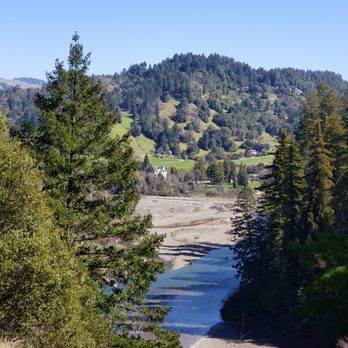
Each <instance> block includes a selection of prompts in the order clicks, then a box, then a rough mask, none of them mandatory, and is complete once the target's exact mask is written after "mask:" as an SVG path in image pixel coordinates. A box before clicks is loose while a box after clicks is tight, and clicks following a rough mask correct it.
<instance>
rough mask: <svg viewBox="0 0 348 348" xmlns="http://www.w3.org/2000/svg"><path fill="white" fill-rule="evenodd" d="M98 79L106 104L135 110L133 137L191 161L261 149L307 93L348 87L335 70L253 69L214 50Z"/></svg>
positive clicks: (291, 119)
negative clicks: (326, 87)
mask: <svg viewBox="0 0 348 348" xmlns="http://www.w3.org/2000/svg"><path fill="white" fill-rule="evenodd" d="M96 78H98V79H101V81H102V83H103V84H104V86H105V90H106V91H107V101H108V105H109V106H110V108H116V107H117V106H119V107H120V108H121V110H122V111H124V112H128V114H129V115H132V125H131V131H132V134H133V135H134V136H135V137H136V136H139V135H140V134H142V135H144V136H145V137H147V138H148V139H151V140H153V141H154V143H155V148H154V150H155V151H156V152H157V153H159V154H173V155H175V156H177V157H188V158H194V157H196V156H197V155H198V156H203V155H206V154H207V153H208V152H211V153H213V155H214V156H215V157H217V158H221V157H224V156H226V155H229V156H231V157H232V158H233V157H234V158H237V157H238V154H239V155H240V154H241V153H244V151H245V150H248V149H250V150H251V149H254V150H256V151H257V152H258V153H259V154H266V153H267V152H268V151H269V150H270V149H271V148H272V145H274V136H277V135H279V133H280V130H281V128H287V129H288V130H289V131H292V130H293V129H294V128H295V127H296V125H297V123H298V119H299V109H300V107H301V105H302V102H303V101H304V99H305V97H306V95H307V94H308V93H309V91H311V90H312V89H313V88H315V87H316V86H317V85H318V84H319V83H321V82H322V81H326V82H327V83H328V85H329V87H330V88H331V89H334V90H335V91H336V92H337V93H338V94H342V93H343V91H344V90H345V88H346V87H347V82H346V81H344V80H343V79H342V77H341V76H340V75H338V74H335V73H333V72H328V71H325V72H322V71H304V70H298V69H292V68H287V69H272V70H268V71H267V70H265V69H261V68H259V69H253V68H251V67H250V66H249V65H247V64H244V63H239V62H236V61H234V60H233V59H232V58H228V57H223V56H219V55H216V54H215V55H210V56H208V57H205V56H203V55H194V54H182V55H175V56H174V57H173V58H171V59H166V60H164V61H163V62H162V63H160V64H157V65H154V66H147V65H146V63H142V64H137V65H133V66H131V67H130V68H129V69H128V70H124V71H123V72H122V73H120V74H115V75H112V76H111V75H109V76H100V77H96Z"/></svg>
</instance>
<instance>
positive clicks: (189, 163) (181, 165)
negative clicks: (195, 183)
mask: <svg viewBox="0 0 348 348" xmlns="http://www.w3.org/2000/svg"><path fill="white" fill-rule="evenodd" d="M149 159H150V163H151V165H152V166H157V167H167V168H170V167H174V168H176V169H183V170H191V169H192V168H193V166H194V164H195V161H193V160H190V159H186V160H183V159H180V158H175V157H163V158H162V157H154V156H149Z"/></svg>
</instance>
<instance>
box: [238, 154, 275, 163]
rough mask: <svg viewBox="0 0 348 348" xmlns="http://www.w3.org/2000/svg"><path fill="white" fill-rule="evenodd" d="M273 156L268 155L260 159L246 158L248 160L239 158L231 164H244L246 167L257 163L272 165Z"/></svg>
mask: <svg viewBox="0 0 348 348" xmlns="http://www.w3.org/2000/svg"><path fill="white" fill-rule="evenodd" d="M273 158H274V156H273V155H268V156H260V157H248V158H241V159H238V160H234V161H233V162H234V163H236V164H241V163H243V164H246V165H257V164H259V163H265V164H267V163H272V161H273Z"/></svg>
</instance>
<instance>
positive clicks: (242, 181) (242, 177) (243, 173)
mask: <svg viewBox="0 0 348 348" xmlns="http://www.w3.org/2000/svg"><path fill="white" fill-rule="evenodd" d="M237 183H238V186H248V185H249V175H248V171H247V166H246V165H245V164H243V163H242V164H241V165H240V166H239V170H238V175H237Z"/></svg>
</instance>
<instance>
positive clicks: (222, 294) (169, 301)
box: [147, 247, 239, 348]
mask: <svg viewBox="0 0 348 348" xmlns="http://www.w3.org/2000/svg"><path fill="white" fill-rule="evenodd" d="M232 264H233V252H232V250H231V249H230V248H229V247H223V248H219V249H215V250H212V251H210V252H209V253H207V254H206V255H205V256H203V257H201V258H199V259H197V260H195V261H193V262H192V264H190V265H187V266H185V267H182V268H179V269H177V270H174V271H171V270H168V271H167V272H165V273H164V274H161V275H159V276H158V279H157V281H156V282H155V283H154V284H153V285H152V286H151V288H150V291H149V293H148V295H147V303H148V304H151V303H153V304H156V303H162V304H163V305H165V306H169V307H171V308H172V309H171V311H170V312H169V314H168V315H167V317H166V320H165V322H164V323H163V325H162V326H163V327H164V328H166V329H171V330H174V331H176V332H179V333H180V335H181V338H180V339H181V342H182V344H183V346H184V347H185V348H186V347H190V345H192V344H193V343H194V342H195V341H197V340H198V339H199V338H200V337H202V336H204V335H205V334H207V333H208V331H209V329H210V328H211V327H212V326H213V325H215V324H217V323H218V322H220V321H221V317H220V308H221V307H222V304H223V301H224V300H225V299H226V298H227V297H228V295H229V294H230V293H232V292H234V291H235V290H236V289H237V288H238V286H239V280H238V279H236V277H235V275H236V271H235V269H234V268H233V266H232Z"/></svg>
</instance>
